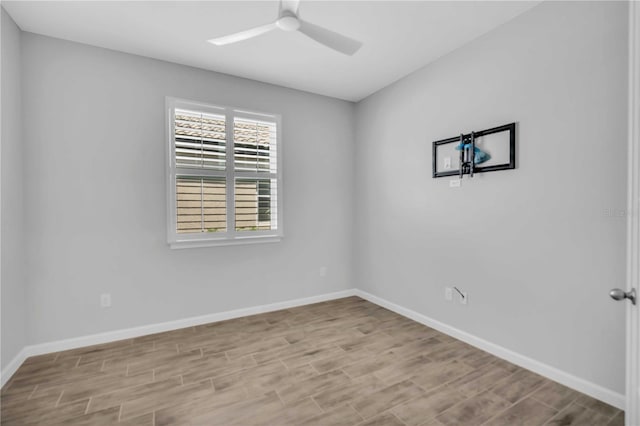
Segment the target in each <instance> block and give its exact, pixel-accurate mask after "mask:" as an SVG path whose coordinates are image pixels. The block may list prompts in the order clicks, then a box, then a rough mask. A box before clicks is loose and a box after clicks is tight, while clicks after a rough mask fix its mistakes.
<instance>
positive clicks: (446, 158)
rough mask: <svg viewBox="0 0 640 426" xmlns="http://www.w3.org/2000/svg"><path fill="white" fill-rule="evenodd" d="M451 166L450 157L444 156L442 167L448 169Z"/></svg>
mask: <svg viewBox="0 0 640 426" xmlns="http://www.w3.org/2000/svg"><path fill="white" fill-rule="evenodd" d="M450 168H451V157H444V169H445V170H449V169H450Z"/></svg>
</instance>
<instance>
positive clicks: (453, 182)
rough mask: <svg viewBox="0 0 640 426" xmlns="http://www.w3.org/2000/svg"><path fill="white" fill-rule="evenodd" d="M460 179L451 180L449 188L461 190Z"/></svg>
mask: <svg viewBox="0 0 640 426" xmlns="http://www.w3.org/2000/svg"><path fill="white" fill-rule="evenodd" d="M460 183H461V182H460V179H451V180H450V181H449V188H459V187H460Z"/></svg>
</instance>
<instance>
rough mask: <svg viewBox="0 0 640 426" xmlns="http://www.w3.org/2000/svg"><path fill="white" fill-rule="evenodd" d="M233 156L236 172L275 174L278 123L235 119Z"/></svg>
mask: <svg viewBox="0 0 640 426" xmlns="http://www.w3.org/2000/svg"><path fill="white" fill-rule="evenodd" d="M233 154H234V168H235V169H236V171H253V172H275V167H276V164H277V163H276V160H277V151H276V123H270V122H267V121H256V120H247V119H243V118H235V119H234V120H233Z"/></svg>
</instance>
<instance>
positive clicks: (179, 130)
mask: <svg viewBox="0 0 640 426" xmlns="http://www.w3.org/2000/svg"><path fill="white" fill-rule="evenodd" d="M167 105H168V113H169V114H168V117H169V123H168V124H169V129H170V141H169V142H170V143H169V149H170V159H171V161H170V170H169V180H170V182H169V214H168V236H169V243H170V244H171V245H172V247H188V246H190V245H195V246H198V245H215V244H219V243H221V242H222V243H224V244H227V243H239V242H241V241H243V242H251V241H250V240H251V239H260V240H262V241H277V239H278V238H279V237H280V236H281V235H282V217H281V215H279V214H278V213H279V210H280V208H281V207H280V206H281V199H279V197H278V189H279V186H280V170H279V166H278V164H279V163H278V144H279V135H278V131H279V128H278V127H279V118H277V117H276V116H270V115H264V114H254V113H248V112H244V111H242V112H240V111H236V110H233V109H231V108H221V107H215V106H211V105H203V104H197V103H192V102H188V101H180V100H177V99H170V98H168V99H167ZM274 238H275V239H274ZM230 241H231V242H230ZM209 243H211V244H209Z"/></svg>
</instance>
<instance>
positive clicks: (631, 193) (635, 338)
mask: <svg viewBox="0 0 640 426" xmlns="http://www.w3.org/2000/svg"><path fill="white" fill-rule="evenodd" d="M628 113H629V140H628V150H629V151H628V152H629V158H628V162H629V167H628V177H627V190H628V197H627V198H628V200H627V283H626V284H627V286H626V288H627V289H631V288H636V291H638V290H640V289H639V288H638V286H639V284H640V3H638V2H636V1H629V112H628ZM626 305H627V321H626V324H627V334H626V342H627V350H626V352H627V361H626V382H627V383H626V410H625V411H626V412H625V423H626V424H627V425H628V426H637V425H640V305H635V306H634V305H632V304H631V303H626Z"/></svg>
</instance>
